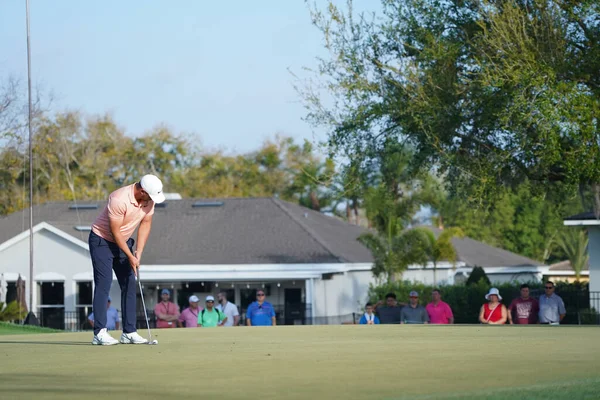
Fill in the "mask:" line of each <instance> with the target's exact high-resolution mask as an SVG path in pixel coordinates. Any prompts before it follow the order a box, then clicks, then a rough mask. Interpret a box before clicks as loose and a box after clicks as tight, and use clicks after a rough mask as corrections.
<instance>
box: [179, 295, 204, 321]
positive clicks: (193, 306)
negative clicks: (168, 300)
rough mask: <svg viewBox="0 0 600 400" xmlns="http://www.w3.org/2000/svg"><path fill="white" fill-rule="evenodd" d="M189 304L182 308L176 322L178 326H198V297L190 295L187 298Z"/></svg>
mask: <svg viewBox="0 0 600 400" xmlns="http://www.w3.org/2000/svg"><path fill="white" fill-rule="evenodd" d="M188 301H189V303H190V306H189V307H188V308H186V309H184V310H183V311H182V312H181V315H180V316H179V319H178V320H177V323H178V325H179V327H180V328H182V327H186V328H197V327H198V313H199V312H200V308H199V307H198V302H199V301H200V299H199V298H198V296H196V295H192V296H190V298H189V299H188Z"/></svg>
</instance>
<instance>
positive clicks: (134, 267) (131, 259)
mask: <svg viewBox="0 0 600 400" xmlns="http://www.w3.org/2000/svg"><path fill="white" fill-rule="evenodd" d="M129 265H131V269H132V270H133V273H134V274H135V275H136V276H137V270H138V268H140V260H138V258H137V257H136V256H131V257H129Z"/></svg>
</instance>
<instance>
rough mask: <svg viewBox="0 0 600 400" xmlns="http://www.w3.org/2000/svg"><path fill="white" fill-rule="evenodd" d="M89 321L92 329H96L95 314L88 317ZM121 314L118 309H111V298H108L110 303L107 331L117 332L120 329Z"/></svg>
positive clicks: (107, 315) (108, 306)
mask: <svg viewBox="0 0 600 400" xmlns="http://www.w3.org/2000/svg"><path fill="white" fill-rule="evenodd" d="M88 321H90V325H92V328H93V327H94V313H93V312H92V313H91V314H90V316H89V317H88ZM119 321H120V320H119V312H118V311H117V309H116V308H114V307H111V305H110V297H109V298H108V303H107V304H106V329H107V330H109V331H116V330H118V329H119Z"/></svg>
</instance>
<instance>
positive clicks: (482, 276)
mask: <svg viewBox="0 0 600 400" xmlns="http://www.w3.org/2000/svg"><path fill="white" fill-rule="evenodd" d="M482 280H483V282H484V283H485V284H486V285H488V286H489V285H491V282H490V278H488V276H487V274H486V273H485V270H484V269H483V268H482V267H480V266H475V267H473V270H472V271H471V274H470V275H469V279H467V286H470V285H477V284H478V283H479V282H480V281H482Z"/></svg>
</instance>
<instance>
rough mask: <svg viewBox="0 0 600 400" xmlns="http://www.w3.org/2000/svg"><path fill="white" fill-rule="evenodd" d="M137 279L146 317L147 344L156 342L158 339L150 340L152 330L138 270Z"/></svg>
mask: <svg viewBox="0 0 600 400" xmlns="http://www.w3.org/2000/svg"><path fill="white" fill-rule="evenodd" d="M137 281H138V285H139V287H140V297H141V298H142V306H143V307H144V317H146V327H147V328H148V344H158V340H156V339H154V340H152V332H150V323H149V322H148V312H147V311H146V302H145V301H144V292H143V291H142V281H141V280H140V270H139V269H138V270H137Z"/></svg>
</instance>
